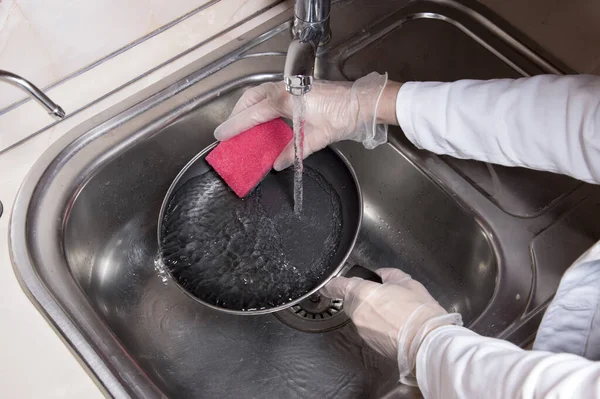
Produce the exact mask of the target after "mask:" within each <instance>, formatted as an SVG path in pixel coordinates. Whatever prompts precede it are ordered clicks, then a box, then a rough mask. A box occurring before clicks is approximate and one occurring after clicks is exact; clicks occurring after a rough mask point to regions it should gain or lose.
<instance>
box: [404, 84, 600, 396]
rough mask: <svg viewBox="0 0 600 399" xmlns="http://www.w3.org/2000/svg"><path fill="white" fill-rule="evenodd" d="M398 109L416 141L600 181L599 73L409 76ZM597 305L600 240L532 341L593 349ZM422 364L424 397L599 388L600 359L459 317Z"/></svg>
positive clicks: (433, 340)
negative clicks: (515, 338)
mask: <svg viewBox="0 0 600 399" xmlns="http://www.w3.org/2000/svg"><path fill="white" fill-rule="evenodd" d="M396 114H397V117H398V122H399V123H400V126H401V127H402V129H403V131H404V133H405V134H406V135H407V137H408V138H409V140H411V141H412V142H413V143H414V144H415V145H416V146H417V147H419V148H424V149H427V150H430V151H432V152H435V153H438V154H448V155H451V156H454V157H459V158H470V159H476V160H481V161H485V162H491V163H497V164H502V165H507V166H524V167H527V168H532V169H539V170H547V171H553V172H558V173H563V174H567V175H570V176H573V177H575V178H578V179H580V180H584V181H587V182H590V183H600V77H597V76H585V75H578V76H537V77H533V78H523V79H517V80H510V79H502V80H493V81H458V82H454V83H405V84H404V85H403V86H402V88H401V89H400V92H399V94H398V97H397V101H396ZM599 309H600V243H597V244H596V245H595V246H594V247H592V248H591V249H590V250H588V251H587V252H586V253H585V254H584V255H582V256H581V257H580V259H578V260H577V261H576V262H575V263H574V264H573V265H572V266H571V267H570V268H569V270H568V271H567V272H566V273H565V275H564V276H563V279H562V281H561V285H560V287H559V289H558V292H557V294H556V297H555V299H554V301H553V303H552V304H551V305H550V308H549V309H548V311H547V312H546V315H545V316H544V320H543V321H542V326H541V327H540V331H539V333H538V338H537V340H536V343H535V345H534V347H535V348H542V349H550V350H552V351H553V352H563V351H567V352H570V353H577V354H580V355H585V356H590V357H592V358H597V357H598V356H596V355H597V354H598V353H599V352H600V351H599V350H597V349H596V348H595V347H597V345H596V344H597V343H598V342H600V321H599V320H600V310H599ZM416 373H417V381H418V383H419V387H420V388H421V391H422V392H423V394H424V396H425V398H492V399H493V398H517V397H518V398H590V397H600V362H592V361H589V360H586V359H585V358H584V357H580V356H576V355H573V354H566V353H551V352H546V351H524V350H522V349H520V348H519V347H517V346H515V345H512V344H511V343H508V342H505V341H501V340H497V339H493V338H488V337H482V336H480V335H478V334H476V333H474V332H472V331H469V330H468V329H466V328H462V327H454V326H452V327H450V326H447V327H441V328H439V329H436V330H434V331H433V332H432V333H430V334H429V335H428V336H427V337H426V338H425V340H424V342H423V344H422V345H421V347H420V349H419V352H418V354H417V360H416Z"/></svg>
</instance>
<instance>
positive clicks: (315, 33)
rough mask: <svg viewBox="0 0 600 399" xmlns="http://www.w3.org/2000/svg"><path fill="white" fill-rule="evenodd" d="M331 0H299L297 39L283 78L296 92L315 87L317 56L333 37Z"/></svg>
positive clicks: (289, 55) (294, 31) (295, 14)
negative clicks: (330, 28)
mask: <svg viewBox="0 0 600 399" xmlns="http://www.w3.org/2000/svg"><path fill="white" fill-rule="evenodd" d="M330 6H331V0H296V1H295V4H294V27H293V28H292V32H293V34H294V38H293V39H292V42H291V43H290V46H289V48H288V53H287V58H286V60H285V69H284V71H283V79H284V81H285V89H286V90H287V91H288V93H291V94H293V95H302V94H305V93H308V92H309V91H310V89H311V87H312V82H313V77H314V70H315V58H316V54H317V48H318V47H319V45H321V44H324V43H326V42H327V41H328V40H329V36H330V31H329V10H330Z"/></svg>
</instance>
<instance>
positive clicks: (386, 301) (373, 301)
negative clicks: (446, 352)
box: [321, 268, 462, 385]
mask: <svg viewBox="0 0 600 399" xmlns="http://www.w3.org/2000/svg"><path fill="white" fill-rule="evenodd" d="M377 274H379V275H380V276H381V279H382V280H383V284H379V283H374V282H372V281H366V280H363V279H361V278H357V277H353V278H345V277H335V278H333V279H332V280H331V281H330V282H329V283H328V284H327V285H326V286H325V287H324V288H323V289H322V290H321V294H322V295H325V296H327V297H329V298H342V299H344V311H345V312H346V314H347V315H348V316H350V318H351V319H352V321H353V322H354V324H355V325H356V329H357V330H358V334H359V335H360V336H361V337H362V338H363V339H364V340H365V342H366V343H367V344H368V345H369V346H370V347H371V348H373V349H374V350H376V351H377V352H379V353H381V354H382V355H384V356H387V357H389V358H392V359H393V358H396V357H397V359H398V368H399V370H400V381H401V382H402V383H404V384H409V385H416V380H415V378H414V374H413V370H414V369H415V362H416V357H417V351H418V350H419V347H420V346H421V343H422V342H423V340H424V339H425V336H427V334H428V333H430V332H431V331H433V330H434V329H435V328H437V327H440V326H443V325H449V324H454V325H458V326H462V318H461V316H460V314H458V313H450V314H448V312H446V310H444V308H442V307H441V306H440V305H439V304H438V303H437V301H436V300H435V299H433V297H432V296H431V295H430V294H429V292H428V291H427V289H426V288H425V287H423V285H422V284H421V283H419V282H418V281H415V280H413V279H412V278H411V277H410V276H409V275H408V274H406V273H404V272H402V271H400V270H398V269H392V268H390V269H379V270H377Z"/></svg>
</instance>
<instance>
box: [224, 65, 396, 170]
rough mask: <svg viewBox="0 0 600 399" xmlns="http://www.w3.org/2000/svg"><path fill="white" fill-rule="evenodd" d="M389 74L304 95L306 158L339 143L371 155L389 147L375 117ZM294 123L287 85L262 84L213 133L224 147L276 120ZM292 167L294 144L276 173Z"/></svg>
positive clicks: (325, 85) (318, 84) (321, 84)
mask: <svg viewBox="0 0 600 399" xmlns="http://www.w3.org/2000/svg"><path fill="white" fill-rule="evenodd" d="M386 83H387V74H385V75H380V74H378V73H375V72H372V73H370V74H369V75H367V76H365V77H362V78H360V79H358V80H357V81H356V82H354V83H352V82H329V81H323V80H317V81H315V82H314V84H313V87H312V90H311V91H310V92H309V93H308V94H306V122H305V125H304V157H307V156H309V155H310V154H312V153H313V152H316V151H318V150H320V149H322V148H325V147H327V146H328V145H329V144H331V143H334V142H336V141H340V140H354V141H359V142H362V143H363V144H364V146H365V147H366V148H368V149H372V148H375V147H377V146H378V145H379V144H382V143H385V142H386V141H387V125H378V124H377V123H376V117H377V114H376V111H377V105H378V103H379V99H380V97H381V93H382V92H383V89H384V88H385V85H386ZM278 117H284V118H288V119H292V95H291V94H289V93H287V92H286V91H285V85H284V83H283V82H278V83H264V84H262V85H260V86H257V87H254V88H252V89H250V90H248V91H246V92H245V93H244V94H243V95H242V97H241V98H240V99H239V101H238V102H237V104H236V105H235V107H234V108H233V111H232V112H231V115H230V116H229V119H227V120H226V121H225V122H223V123H222V124H221V125H220V126H218V127H217V128H216V130H215V138H216V139H217V140H220V141H224V140H227V139H230V138H232V137H233V136H235V135H237V134H239V133H242V132H243V131H245V130H248V129H250V128H252V127H254V126H256V125H259V124H261V123H264V122H268V121H270V120H272V119H275V118H278ZM293 163H294V146H293V140H292V142H290V143H289V144H288V146H287V147H286V148H285V149H284V150H283V152H282V153H281V155H280V156H279V158H277V160H276V161H275V163H274V165H273V167H274V168H275V170H282V169H285V168H287V167H288V166H290V165H292V164H293Z"/></svg>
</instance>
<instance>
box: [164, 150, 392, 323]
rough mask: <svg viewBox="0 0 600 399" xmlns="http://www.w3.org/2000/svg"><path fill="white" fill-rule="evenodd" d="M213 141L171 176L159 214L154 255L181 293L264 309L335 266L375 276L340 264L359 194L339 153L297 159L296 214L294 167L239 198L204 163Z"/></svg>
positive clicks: (245, 309)
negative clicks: (299, 209)
mask: <svg viewBox="0 0 600 399" xmlns="http://www.w3.org/2000/svg"><path fill="white" fill-rule="evenodd" d="M215 145H216V144H213V145H212V146H210V147H208V148H206V149H205V150H204V151H202V152H201V153H200V154H198V155H197V156H196V157H195V158H194V159H192V160H191V161H190V162H189V163H188V164H187V165H186V166H185V167H184V168H183V170H182V171H181V172H180V173H179V174H178V175H177V177H176V178H175V180H174V182H173V183H172V185H171V187H170V188H169V191H168V192H167V195H166V197H165V199H164V201H163V204H162V208H161V211H160V216H159V223H158V241H159V248H160V249H159V251H160V256H161V259H162V262H163V263H164V265H165V269H166V270H167V271H168V273H169V274H170V276H171V277H172V279H173V280H174V281H175V282H176V283H177V285H178V286H179V287H180V288H181V289H183V290H184V292H186V293H187V294H188V295H190V296H191V297H192V298H194V299H195V300H197V301H199V302H201V303H203V304H204V305H206V306H209V307H212V308H214V309H217V310H221V311H224V312H228V313H235V314H264V313H270V312H276V311H279V310H282V309H285V308H287V307H289V306H292V305H294V304H296V303H298V302H300V301H302V300H304V299H306V298H307V297H309V296H310V295H312V294H315V293H316V292H317V291H318V290H319V289H320V288H321V287H323V285H325V284H326V283H327V281H329V280H330V279H331V278H332V277H334V276H337V275H340V274H341V273H342V272H346V273H344V274H345V275H346V276H348V275H357V276H359V277H363V278H368V279H370V280H374V281H379V282H381V279H380V278H379V276H378V275H376V274H375V273H373V272H371V271H369V270H367V269H364V268H361V267H359V266H355V267H353V268H351V269H349V271H348V268H347V267H346V268H345V267H344V266H345V262H346V260H347V258H348V256H349V255H350V252H351V251H352V248H353V246H354V243H355V241H356V237H357V234H358V230H359V228H360V223H361V219H362V197H361V193H360V189H359V186H358V182H357V180H356V176H355V174H354V171H353V170H352V168H351V167H350V165H349V164H348V161H347V160H346V159H345V158H344V156H343V155H342V154H340V153H339V152H338V151H337V150H334V149H331V148H326V149H324V150H321V151H319V152H317V153H315V154H313V155H311V156H310V157H309V158H307V159H306V160H305V162H304V200H303V202H304V205H303V213H302V215H301V216H300V217H298V216H296V215H294V212H293V208H294V206H293V205H294V204H293V170H291V169H288V170H285V171H282V172H270V173H269V174H268V175H267V176H266V177H265V178H264V179H263V181H262V182H261V183H260V184H259V185H258V186H257V187H256V189H255V190H254V191H253V192H252V193H251V194H250V195H249V196H248V197H246V198H245V199H243V200H241V199H239V198H238V197H237V196H236V195H235V194H234V193H233V192H232V191H231V190H229V188H228V187H227V186H226V184H225V183H224V182H223V181H222V180H221V179H220V178H219V177H218V175H217V174H216V172H214V171H213V170H212V168H211V167H210V166H209V165H208V164H207V163H206V161H205V157H206V155H207V154H208V153H209V152H210V151H211V150H212V149H213V148H214V146H215Z"/></svg>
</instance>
